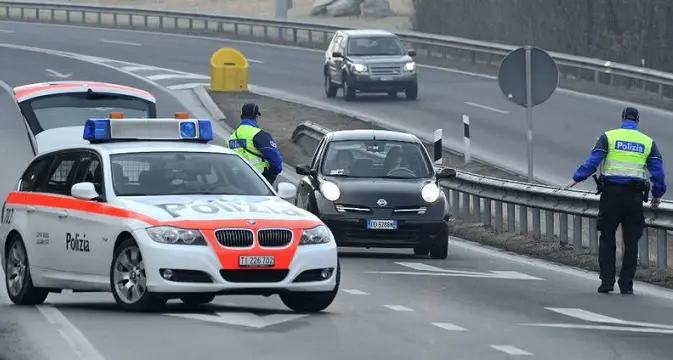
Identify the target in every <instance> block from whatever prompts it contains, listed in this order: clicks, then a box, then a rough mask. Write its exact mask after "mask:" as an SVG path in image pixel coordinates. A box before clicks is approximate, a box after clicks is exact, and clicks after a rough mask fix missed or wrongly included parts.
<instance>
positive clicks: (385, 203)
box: [376, 199, 388, 206]
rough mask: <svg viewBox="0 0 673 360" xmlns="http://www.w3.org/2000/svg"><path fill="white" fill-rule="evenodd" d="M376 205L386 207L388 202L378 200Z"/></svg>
mask: <svg viewBox="0 0 673 360" xmlns="http://www.w3.org/2000/svg"><path fill="white" fill-rule="evenodd" d="M376 204H377V205H378V206H386V205H388V202H387V201H386V199H379V200H378V201H377V202H376Z"/></svg>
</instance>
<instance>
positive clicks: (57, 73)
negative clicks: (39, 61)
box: [45, 69, 72, 79]
mask: <svg viewBox="0 0 673 360" xmlns="http://www.w3.org/2000/svg"><path fill="white" fill-rule="evenodd" d="M45 71H46V72H48V73H49V75H50V76H53V77H57V78H60V79H67V78H69V77H71V76H72V73H70V74H61V73H60V72H58V71H56V70H52V69H45Z"/></svg>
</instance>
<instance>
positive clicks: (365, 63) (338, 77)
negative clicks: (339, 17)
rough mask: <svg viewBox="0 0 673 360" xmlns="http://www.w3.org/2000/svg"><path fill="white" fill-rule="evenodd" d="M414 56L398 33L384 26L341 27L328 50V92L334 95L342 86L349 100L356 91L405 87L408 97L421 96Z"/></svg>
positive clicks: (394, 93)
mask: <svg viewBox="0 0 673 360" xmlns="http://www.w3.org/2000/svg"><path fill="white" fill-rule="evenodd" d="M412 56H416V51H414V50H409V51H406V50H405V49H404V46H403V45H402V42H401V41H400V40H399V39H398V38H397V35H395V34H393V33H391V32H389V31H384V30H339V31H337V32H336V33H335V34H334V37H333V38H332V42H331V43H330V45H329V48H328V49H327V51H326V52H325V66H324V69H323V75H324V76H325V95H327V97H328V98H334V97H336V95H337V90H338V89H339V88H342V89H343V96H344V98H345V99H346V101H351V100H353V99H355V94H356V93H357V92H361V93H388V95H390V96H397V93H398V92H401V91H404V94H405V95H406V98H407V100H416V98H417V96H418V74H417V71H416V63H415V62H414V61H413V59H412Z"/></svg>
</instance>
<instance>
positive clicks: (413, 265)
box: [395, 262, 446, 272]
mask: <svg viewBox="0 0 673 360" xmlns="http://www.w3.org/2000/svg"><path fill="white" fill-rule="evenodd" d="M395 264H397V265H401V266H404V267H408V268H410V269H414V270H418V271H439V272H446V270H444V269H442V268H438V267H436V266H432V265H427V264H423V263H416V262H396V263H395Z"/></svg>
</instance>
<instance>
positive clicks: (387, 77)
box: [381, 76, 393, 81]
mask: <svg viewBox="0 0 673 360" xmlns="http://www.w3.org/2000/svg"><path fill="white" fill-rule="evenodd" d="M381 81H393V77H392V76H381Z"/></svg>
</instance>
